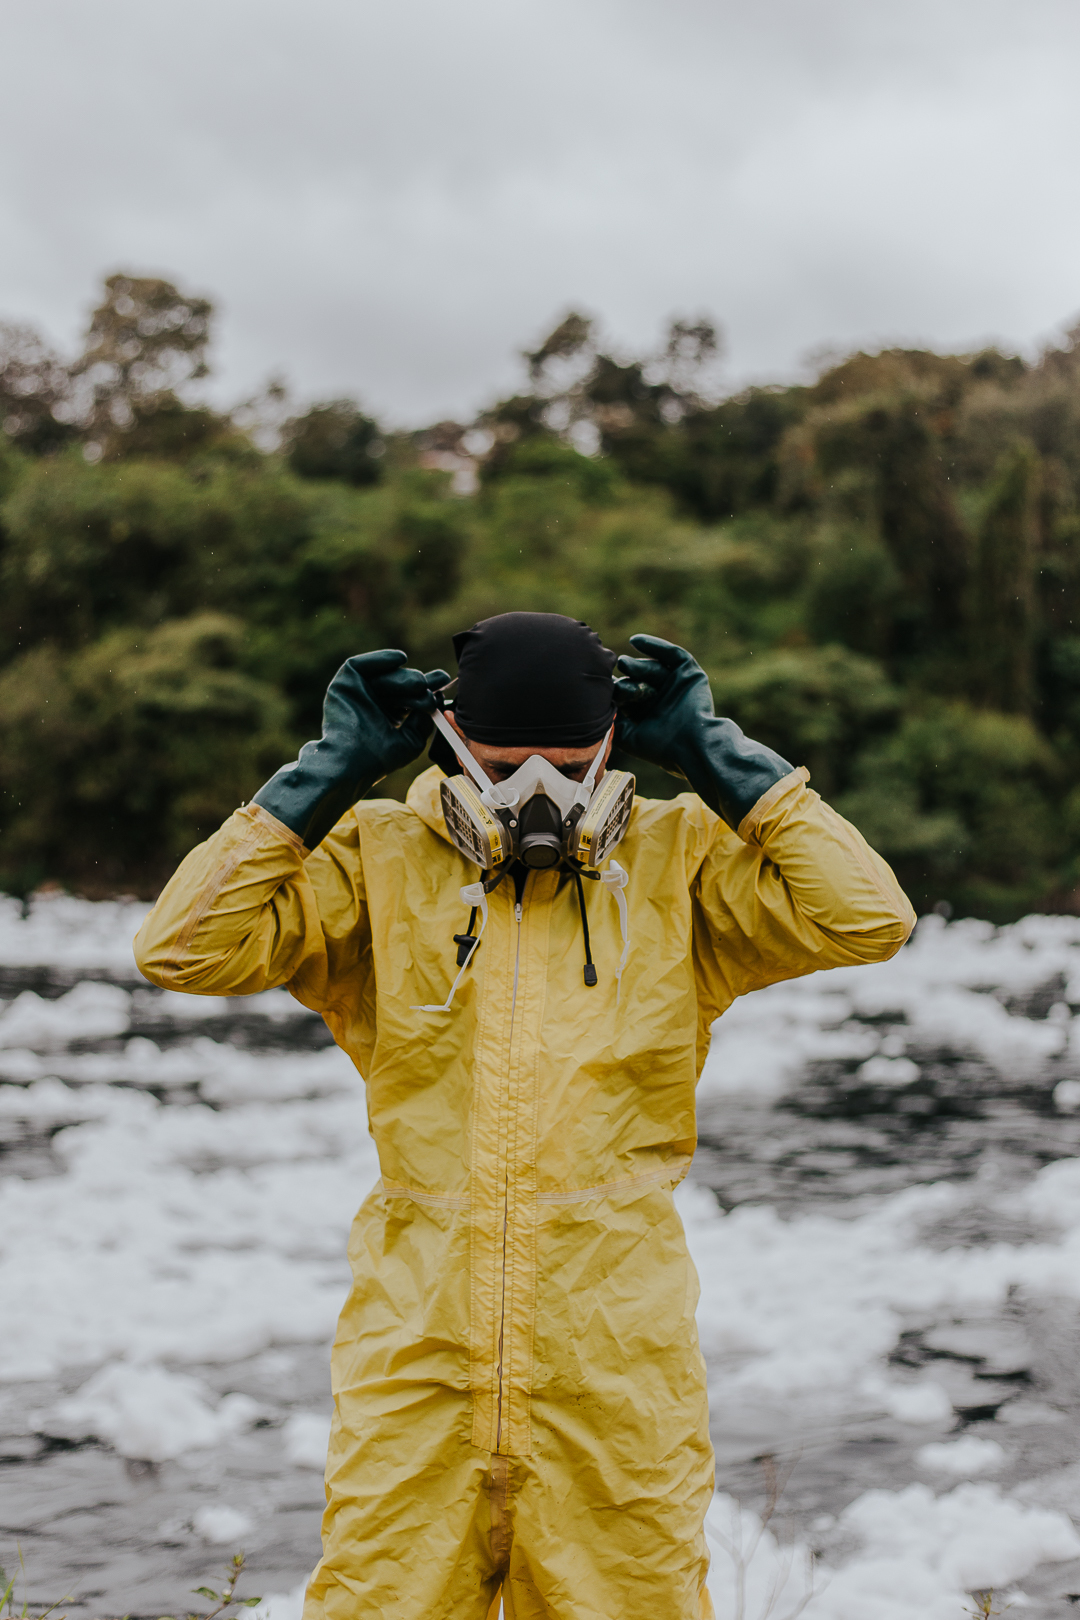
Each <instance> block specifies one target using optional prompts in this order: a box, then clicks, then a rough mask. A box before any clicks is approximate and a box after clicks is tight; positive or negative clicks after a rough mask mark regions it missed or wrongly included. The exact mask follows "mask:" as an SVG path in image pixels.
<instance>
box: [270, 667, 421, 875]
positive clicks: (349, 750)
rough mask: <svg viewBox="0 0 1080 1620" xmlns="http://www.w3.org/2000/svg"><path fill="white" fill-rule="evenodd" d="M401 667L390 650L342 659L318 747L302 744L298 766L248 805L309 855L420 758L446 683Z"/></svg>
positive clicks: (285, 769)
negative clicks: (360, 803)
mask: <svg viewBox="0 0 1080 1620" xmlns="http://www.w3.org/2000/svg"><path fill="white" fill-rule="evenodd" d="M404 664H405V654H404V653H403V652H396V651H394V650H392V649H390V648H385V649H383V651H381V652H369V653H360V654H359V655H358V656H357V657H355V658H347V659H346V660H345V662H344V663H343V664H342V666H341V668H340V669H339V670H338V672H337V674H336V675H335V676H334V678H333V680H332V681H331V682H330V685H329V687H328V688H327V692H326V698H325V700H324V702H323V729H322V736H321V737H320V739H319V741H318V742H309V743H305V744H304V746H303V748H301V750H300V757H299V759H297V760H296V762H295V763H294V764H292V765H284V766H282V768H281V770H280V771H278V772H277V773H276V775H274V776H272V777H271V778H270V780H269V782H267V783H266V785H265V787H261V788H260V789H259V791H258V793H256V795H255V798H254V800H253V801H252V802H253V803H255V804H261V805H262V807H263V809H264V810H269V812H270V814H271V815H272V816H276V817H277V819H278V820H279V821H283V822H284V823H285V825H286V827H289V828H291V829H292V831H293V832H294V833H298V834H299V836H300V837H301V838H302V839H303V841H304V843H305V844H306V845H307V847H308V849H315V848H316V847H317V845H319V844H321V843H322V841H323V839H324V838H325V837H326V835H327V833H328V832H329V831H330V829H331V827H333V826H334V824H335V823H336V822H338V821H340V820H341V817H342V816H343V815H344V814H345V812H346V810H348V809H349V808H350V806H351V805H354V804H355V803H356V801H357V799H359V798H360V797H361V795H362V794H364V793H366V792H367V790H368V788H370V787H374V785H375V783H376V782H379V781H381V780H382V778H383V777H384V776H388V775H389V773H390V772H391V771H396V770H397V769H398V767H399V766H401V765H408V763H409V761H410V760H413V759H415V758H416V757H417V755H418V754H420V753H422V752H423V748H424V744H425V742H426V741H427V738H428V734H429V732H430V731H431V729H432V726H431V721H430V720H429V719H428V716H429V715H430V714H431V712H432V710H433V709H434V707H435V698H434V695H433V694H434V692H435V691H436V690H437V689H438V688H439V687H440V686H445V685H446V683H447V682H448V681H449V679H450V677H449V675H448V674H447V673H446V671H445V670H444V669H432V670H429V671H428V673H427V674H426V675H421V673H420V671H419V670H418V669H405V668H404V667H403V666H404Z"/></svg>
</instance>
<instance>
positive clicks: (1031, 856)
mask: <svg viewBox="0 0 1080 1620" xmlns="http://www.w3.org/2000/svg"><path fill="white" fill-rule="evenodd" d="M1059 780H1060V767H1059V765H1058V762H1057V760H1056V759H1055V756H1054V753H1053V750H1052V749H1051V747H1050V745H1049V744H1048V743H1047V742H1046V740H1045V739H1044V738H1043V737H1041V736H1040V735H1039V733H1038V732H1037V731H1036V729H1035V727H1034V726H1033V725H1032V724H1031V722H1030V721H1029V720H1026V719H1023V718H1021V717H1019V716H1014V715H1004V714H999V713H995V712H994V711H992V710H981V711H980V710H977V709H973V708H972V707H971V706H970V705H968V704H965V703H958V702H953V703H945V702H941V701H940V700H932V699H928V700H924V702H923V703H922V705H921V706H920V708H919V709H918V710H917V711H916V712H914V713H910V714H908V715H906V716H905V717H904V719H903V720H902V722H901V724H900V726H899V727H898V728H897V730H896V731H895V732H893V733H892V734H891V735H890V736H888V737H886V738H884V739H883V740H881V741H879V742H877V743H875V744H873V745H871V746H870V747H868V748H867V749H865V750H864V751H863V753H862V754H861V755H860V757H859V760H858V762H857V765H856V770H855V780H854V786H853V788H852V790H851V792H849V793H847V794H844V795H840V796H839V797H838V798H837V801H836V806H837V809H839V810H840V811H842V813H843V814H844V815H846V816H848V817H849V818H850V819H851V820H852V821H854V822H855V824H856V825H857V826H858V827H860V828H861V829H862V831H863V832H865V834H866V836H867V837H868V838H869V839H870V841H871V843H873V844H874V845H875V847H876V848H878V849H879V850H880V851H881V853H882V854H883V855H885V857H886V859H887V860H889V861H890V862H891V863H892V864H893V866H894V867H895V869H896V871H897V874H898V875H899V876H900V877H901V881H902V882H904V884H905V885H906V887H907V889H908V892H909V893H910V895H911V897H912V900H913V901H914V902H915V903H916V905H918V906H921V907H923V908H925V907H926V906H928V905H931V904H933V902H934V901H935V900H937V899H940V898H945V899H947V900H949V901H950V902H951V903H952V905H953V906H954V908H956V909H957V910H959V911H961V912H965V913H974V914H976V915H978V916H980V917H989V918H991V920H993V921H997V922H1000V921H1005V920H1006V919H1008V918H1010V917H1015V916H1018V915H1021V914H1022V913H1023V912H1024V911H1026V910H1030V909H1031V908H1032V907H1033V906H1036V905H1038V904H1039V902H1040V901H1041V900H1042V899H1044V898H1045V897H1046V890H1047V877H1048V874H1049V873H1050V872H1052V871H1053V870H1054V866H1055V863H1056V862H1057V861H1058V860H1060V859H1061V858H1062V857H1063V855H1064V854H1065V846H1066V837H1065V834H1064V828H1063V827H1062V824H1061V818H1060V815H1056V814H1055V813H1054V799H1055V795H1056V791H1057V789H1058V786H1059Z"/></svg>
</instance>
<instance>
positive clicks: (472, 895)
mask: <svg viewBox="0 0 1080 1620" xmlns="http://www.w3.org/2000/svg"><path fill="white" fill-rule="evenodd" d="M460 892H461V898H462V899H463V900H464V902H465V904H466V905H467V906H479V907H480V933H479V934H477V936H476V939H475V940H474V942H473V944H472V947H471V948H470V950H469V954H468V956H467V957H466V958H465V960H464V962H463V963H462V964H461V966H460V968H459V969H458V975H457V978H456V979H455V980H454V982H453V984H452V985H451V986H450V994H449V995H448V996H447V998H446V1000H445V1001H444V1002H443V1003H442V1004H441V1005H440V1006H435V1005H434V1004H433V1003H429V1004H427V1005H425V1006H423V1007H417V1006H414V1007H412V1008H411V1009H410V1011H412V1012H433V1013H441V1012H449V1011H450V1007H451V1004H452V1003H453V1000H454V994H455V992H456V990H457V987H458V985H459V984H460V983H461V981H462V979H463V978H464V976H465V974H466V972H467V971H468V967H469V963H470V962H471V961H472V959H473V957H474V956H475V955H476V947H477V946H478V945H479V943H480V940H481V937H482V935H483V932H484V929H485V928H486V927H487V920H488V903H487V893H486V892H485V889H484V885H483V884H482V883H466V885H465V887H464V888H463V889H462V890H461V891H460Z"/></svg>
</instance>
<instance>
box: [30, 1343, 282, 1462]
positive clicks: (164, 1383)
mask: <svg viewBox="0 0 1080 1620" xmlns="http://www.w3.org/2000/svg"><path fill="white" fill-rule="evenodd" d="M258 1410H259V1409H258V1406H257V1404H256V1402H255V1401H253V1400H251V1398H250V1397H249V1396H247V1395H240V1394H234V1395H226V1396H225V1397H224V1399H223V1400H221V1401H219V1402H218V1403H217V1405H216V1406H215V1405H213V1404H212V1398H211V1396H210V1395H209V1392H208V1391H207V1389H206V1387H205V1385H203V1384H202V1383H200V1382H199V1380H198V1379H195V1378H190V1377H187V1376H185V1375H184V1374H180V1373H173V1372H167V1371H166V1370H165V1368H163V1367H158V1366H153V1365H148V1366H130V1365H127V1364H126V1363H123V1362H116V1363H114V1364H113V1365H111V1366H107V1367H102V1368H100V1369H99V1370H98V1371H97V1372H96V1373H95V1374H94V1376H93V1377H92V1378H91V1379H90V1380H89V1381H88V1382H87V1383H86V1384H84V1385H83V1387H82V1388H81V1389H80V1390H79V1391H78V1392H77V1393H76V1394H74V1395H69V1396H68V1397H67V1398H66V1399H64V1400H60V1401H58V1402H57V1403H56V1406H55V1407H54V1408H53V1411H52V1412H51V1413H50V1414H49V1416H48V1420H47V1422H48V1429H49V1432H50V1433H52V1434H60V1435H65V1436H68V1437H69V1438H71V1439H75V1440H77V1439H82V1438H83V1437H85V1436H93V1437H95V1438H96V1439H98V1440H104V1441H106V1442H107V1443H108V1444H109V1445H111V1446H112V1447H113V1449H114V1450H115V1451H118V1452H119V1453H120V1455H121V1456H122V1457H138V1458H141V1459H144V1460H147V1461H150V1462H164V1461H165V1460H166V1459H167V1458H170V1457H179V1456H180V1455H181V1453H182V1452H185V1451H192V1450H198V1449H202V1448H204V1447H206V1446H213V1445H217V1444H218V1443H219V1442H220V1441H221V1440H223V1439H224V1438H225V1437H226V1436H227V1435H231V1434H237V1433H239V1432H240V1430H242V1429H244V1428H246V1427H247V1426H248V1425H249V1424H250V1423H251V1422H252V1421H253V1419H254V1418H255V1417H256V1416H257V1415H258Z"/></svg>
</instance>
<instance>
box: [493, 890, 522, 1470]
mask: <svg viewBox="0 0 1080 1620" xmlns="http://www.w3.org/2000/svg"><path fill="white" fill-rule="evenodd" d="M514 921H515V922H516V923H517V943H516V945H515V948H514V993H513V996H512V997H511V1000H510V1043H509V1051H508V1052H507V1065H509V1064H510V1062H511V1061H512V1058H513V1052H514V1014H515V1013H516V1012H517V993H518V972H519V970H520V967H521V901H520V900H518V901H517V902H516V903H515V905H514ZM507 1080H508V1081H509V1073H508V1074H507ZM509 1227H510V1122H509V1118H508V1119H507V1130H506V1170H505V1175H504V1179H503V1241H502V1296H501V1299H500V1304H499V1395H498V1403H497V1406H496V1417H495V1450H496V1452H498V1451H500V1450H501V1449H502V1409H503V1342H504V1337H505V1331H506V1240H507V1236H508V1233H509Z"/></svg>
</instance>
